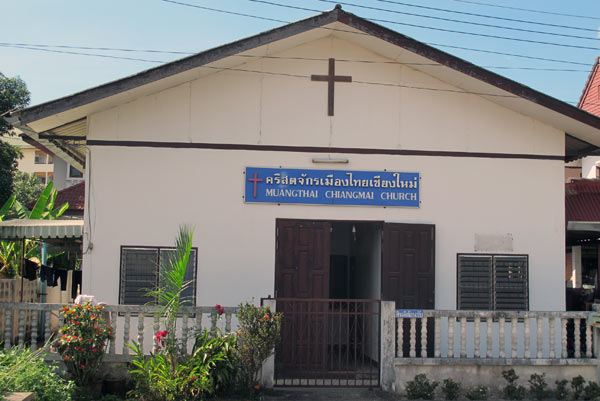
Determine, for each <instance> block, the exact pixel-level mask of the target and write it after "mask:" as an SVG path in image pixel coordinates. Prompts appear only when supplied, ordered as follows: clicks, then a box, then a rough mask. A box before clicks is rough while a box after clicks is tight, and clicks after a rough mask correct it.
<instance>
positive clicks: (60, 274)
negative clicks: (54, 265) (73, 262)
mask: <svg viewBox="0 0 600 401" xmlns="http://www.w3.org/2000/svg"><path fill="white" fill-rule="evenodd" d="M68 273H69V271H68V270H63V269H54V277H55V278H60V290H61V291H66V290H67V274H68Z"/></svg>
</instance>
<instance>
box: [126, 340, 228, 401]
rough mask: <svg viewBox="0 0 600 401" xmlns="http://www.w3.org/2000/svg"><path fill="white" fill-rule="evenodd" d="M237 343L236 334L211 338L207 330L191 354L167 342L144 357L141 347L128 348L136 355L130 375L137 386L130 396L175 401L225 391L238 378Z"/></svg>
mask: <svg viewBox="0 0 600 401" xmlns="http://www.w3.org/2000/svg"><path fill="white" fill-rule="evenodd" d="M161 333H162V332H161ZM160 337H161V338H162V337H163V336H162V335H161V336H160ZM236 341H237V340H236V337H235V335H233V334H226V335H223V336H221V335H218V336H215V337H211V336H210V334H209V332H208V331H206V330H205V331H204V332H203V333H201V334H198V335H197V336H196V343H195V345H194V348H193V350H192V354H191V355H187V354H186V353H185V349H184V347H183V344H176V343H173V344H171V345H168V344H166V341H164V340H163V341H162V344H163V346H161V348H160V349H157V350H156V352H155V353H154V354H153V355H150V356H144V355H143V353H142V350H141V348H140V346H139V345H138V344H134V345H129V348H131V349H132V350H133V352H134V359H133V361H132V369H130V371H129V373H130V374H131V376H132V378H133V379H134V383H135V384H134V389H133V390H131V391H130V393H129V395H130V396H132V397H134V398H139V399H142V400H144V401H163V400H164V401H175V400H201V399H204V398H206V397H209V396H213V395H215V394H217V393H223V392H225V391H226V390H227V389H230V388H231V387H232V383H233V378H234V376H235V362H234V361H235V355H236Z"/></svg>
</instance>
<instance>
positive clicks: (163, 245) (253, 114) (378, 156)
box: [11, 7, 600, 354]
mask: <svg viewBox="0 0 600 401" xmlns="http://www.w3.org/2000/svg"><path fill="white" fill-rule="evenodd" d="M11 121H12V122H13V124H14V125H16V126H17V127H18V128H19V129H21V130H23V131H24V132H26V133H27V135H30V136H31V137H33V138H34V139H36V140H38V139H39V138H40V136H41V138H42V139H43V140H46V141H51V142H50V143H49V144H48V146H51V147H54V148H58V149H59V150H60V151H62V152H64V153H66V154H68V155H70V157H71V158H72V160H73V163H79V167H80V168H83V166H84V165H85V167H86V170H85V181H86V184H85V185H86V195H87V196H86V199H85V201H86V207H85V235H84V244H83V248H84V250H85V251H84V256H83V271H84V276H83V292H84V293H87V294H93V295H95V296H96V297H97V298H98V300H100V301H103V302H107V303H125V304H142V303H145V302H146V301H148V298H147V297H145V296H144V294H145V289H147V288H148V287H152V286H153V285H155V284H156V273H157V265H158V261H160V260H161V258H163V257H164V256H165V255H167V254H168V252H169V249H168V248H169V247H170V246H172V243H173V238H174V236H175V234H176V232H177V229H178V226H179V225H180V224H185V223H187V224H190V225H192V226H193V227H194V228H195V234H194V243H193V246H194V249H193V255H192V262H191V263H190V269H189V276H188V277H189V278H191V279H193V280H194V287H193V294H194V295H195V301H196V303H197V304H199V305H214V304H215V303H220V304H224V305H236V304H238V303H239V302H241V301H246V300H249V299H251V298H252V297H254V298H255V299H258V298H260V297H264V296H267V295H273V296H275V297H277V298H278V299H281V298H294V299H297V298H302V299H312V300H314V299H323V298H326V299H331V298H334V297H336V298H340V299H383V300H390V301H395V302H396V303H395V305H396V308H399V309H400V308H401V309H434V308H435V309H481V310H533V311H535V310H564V309H565V297H564V296H561V295H560V294H564V289H565V219H564V216H565V205H564V202H565V199H564V185H565V184H564V181H565V177H564V162H565V160H568V161H570V160H574V159H577V158H579V157H581V156H584V155H586V154H588V153H589V152H591V151H593V150H594V149H597V147H598V146H600V118H598V117H596V116H593V115H591V114H589V113H586V112H584V111H582V110H580V109H578V108H576V107H573V106H571V105H569V104H567V103H563V102H561V101H558V100H556V99H554V98H552V97H549V96H547V95H544V94H542V93H540V92H537V91H535V90H533V89H531V88H528V87H526V86H523V85H521V84H519V83H517V82H514V81H511V80H509V79H507V78H504V77H502V76H500V75H497V74H495V73H492V72H489V71H487V70H484V69H482V68H480V67H477V66H475V65H474V64H471V63H468V62H466V61H464V60H461V59H459V58H457V57H454V56H452V55H450V54H447V53H444V52H442V51H440V50H437V49H435V48H432V47H430V46H428V45H426V44H423V43H421V42H418V41H415V40H413V39H411V38H408V37H406V36H403V35H401V34H398V33H396V32H394V31H391V30H389V29H386V28H383V27H381V26H378V25H376V24H373V23H371V22H369V21H367V20H365V19H362V18H359V17H357V16H355V15H353V14H350V13H346V12H344V11H342V10H341V9H339V8H338V7H336V9H335V10H333V11H331V12H326V13H323V14H320V15H317V16H315V17H312V18H309V19H307V20H303V21H299V22H297V23H293V24H290V25H286V26H284V27H281V28H278V29H274V30H272V31H268V32H265V33H262V34H259V35H256V36H253V37H250V38H247V39H244V40H240V41H237V42H234V43H231V44H227V45H224V46H221V47H219V48H216V49H213V50H209V51H206V52H203V53H200V54H197V55H194V56H191V57H187V58H185V59H183V60H180V61H175V62H172V63H169V64H165V65H163V66H160V67H157V68H153V69H150V70H148V71H145V72H142V73H139V74H137V75H135V76H132V77H128V78H124V79H121V80H119V81H115V82H111V83H108V84H105V85H102V86H99V87H96V88H92V89H89V90H87V91H84V92H81V93H77V94H74V95H71V96H68V97H65V98H62V99H58V100H56V101H53V102H49V103H45V104H43V105H38V106H34V107H30V108H28V109H25V110H23V111H21V112H20V113H18V115H16V116H12V120H11ZM47 133H50V134H47ZM61 133H63V134H61ZM567 133H568V134H567ZM84 141H85V142H84ZM54 148H52V149H54ZM350 205H351V206H350ZM340 310H341V309H340ZM313 323H314V325H313V326H310V327H312V328H314V329H319V327H321V328H322V326H319V325H320V324H322V323H323V321H318V320H316V321H314V322H311V324H313ZM465 323H466V320H465ZM514 323H515V326H514V327H516V320H514ZM375 330H377V329H375ZM405 333H407V332H405ZM429 333H433V330H432V331H429ZM370 334H373V333H370ZM375 334H376V333H375ZM374 337H376V335H374ZM424 338H425V337H424ZM419 341H422V340H419ZM428 344H433V341H431V342H429V343H428ZM365 352H366V353H368V352H369V350H366V351H365ZM375 354H376V353H375Z"/></svg>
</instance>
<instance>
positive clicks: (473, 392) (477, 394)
mask: <svg viewBox="0 0 600 401" xmlns="http://www.w3.org/2000/svg"><path fill="white" fill-rule="evenodd" d="M465 397H467V399H469V400H487V398H488V389H487V387H486V386H475V387H472V388H470V389H469V390H467V392H465Z"/></svg>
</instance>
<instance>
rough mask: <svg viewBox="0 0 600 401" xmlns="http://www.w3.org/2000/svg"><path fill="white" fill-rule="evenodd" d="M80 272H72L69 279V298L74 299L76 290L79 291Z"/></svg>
mask: <svg viewBox="0 0 600 401" xmlns="http://www.w3.org/2000/svg"><path fill="white" fill-rule="evenodd" d="M81 278H82V275H81V270H73V276H72V277H71V298H75V297H76V296H77V295H78V294H77V288H79V289H81Z"/></svg>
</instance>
